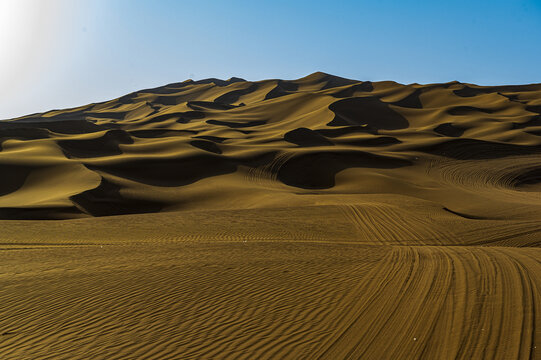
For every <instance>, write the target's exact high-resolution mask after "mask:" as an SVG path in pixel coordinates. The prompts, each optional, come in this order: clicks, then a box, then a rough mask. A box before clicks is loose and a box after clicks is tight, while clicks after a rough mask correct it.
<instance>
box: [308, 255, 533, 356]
mask: <svg viewBox="0 0 541 360" xmlns="http://www.w3.org/2000/svg"><path fill="white" fill-rule="evenodd" d="M532 251H533V252H535V253H536V255H538V257H539V255H541V251H540V250H538V249H515V248H480V247H394V248H393V250H392V252H391V253H390V254H389V255H388V256H387V257H386V259H385V260H383V261H381V263H380V265H379V266H378V267H377V268H375V269H374V270H373V271H372V273H371V276H370V277H371V280H370V281H369V282H368V283H366V284H365V285H364V286H363V287H362V289H361V291H359V292H358V294H359V298H358V299H357V301H356V302H355V303H353V304H352V305H351V308H350V311H349V313H348V315H347V316H346V315H345V317H346V319H347V318H349V319H350V321H349V322H348V321H344V322H343V323H342V324H341V326H340V330H338V331H337V332H336V333H335V335H334V337H331V338H329V339H328V341H327V342H326V343H325V344H322V346H321V348H320V349H319V350H318V352H319V353H318V356H319V357H318V358H320V359H402V358H408V359H534V358H536V356H539V350H537V347H538V346H539V344H540V342H541V336H540V334H541V332H540V331H539V329H538V328H537V327H539V324H540V321H541V319H540V316H539V314H540V311H541V309H540V306H541V281H540V279H539V278H538V277H537V276H536V274H539V271H541V266H540V264H539V262H537V261H536V260H535V256H534V257H533V258H532V254H531V252H532Z"/></svg>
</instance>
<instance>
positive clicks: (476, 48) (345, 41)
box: [0, 0, 541, 119]
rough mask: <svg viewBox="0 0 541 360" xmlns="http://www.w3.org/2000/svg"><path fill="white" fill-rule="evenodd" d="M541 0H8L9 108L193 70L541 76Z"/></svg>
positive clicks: (4, 100)
mask: <svg viewBox="0 0 541 360" xmlns="http://www.w3.org/2000/svg"><path fill="white" fill-rule="evenodd" d="M540 38H541V5H540V2H539V0H516V1H504V0H493V1H474V2H472V1H466V0H456V1H453V2H433V1H418V0H401V1H397V0H396V1H393V0H378V1H367V0H358V1H357V0H355V1H353V0H344V1H340V2H331V1H307V0H298V1H285V0H275V1H272V2H271V1H261V2H259V1H257V2H253V1H242V0H231V1H227V2H226V1H218V0H215V1H212V0H182V1H171V0H152V1H151V0H148V1H145V0H0V119H6V118H10V117H16V116H21V115H26V114H29V113H33V112H43V111H47V110H50V109H54V108H66V107H75V106H78V105H84V104H87V103H91V102H97V101H104V100H109V99H111V98H114V97H119V96H122V95H124V94H126V93H128V92H132V91H136V90H139V89H143V88H148V87H155V86H160V85H164V84H166V83H172V82H178V81H183V80H186V79H187V78H195V79H201V78H207V77H220V78H229V77H232V76H237V77H243V78H245V79H248V80H261V79H265V78H285V79H292V78H299V77H302V76H305V75H307V74H310V73H312V72H315V71H324V72H328V73H332V74H334V75H338V76H343V77H349V78H354V79H358V80H372V81H377V80H395V81H397V82H401V83H411V82H419V83H432V82H447V81H453V80H458V81H463V82H473V83H479V84H486V85H491V84H513V83H515V84H516V83H532V82H541V75H540V74H541V73H540V72H539V70H538V69H539V66H538V63H539V58H540V57H541V48H540V47H539V46H537V44H538V42H539V39H540Z"/></svg>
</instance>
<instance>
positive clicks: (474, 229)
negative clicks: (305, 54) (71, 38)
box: [0, 73, 541, 359]
mask: <svg viewBox="0 0 541 360" xmlns="http://www.w3.org/2000/svg"><path fill="white" fill-rule="evenodd" d="M0 148H1V151H0V173H1V177H0V219H2V220H1V221H0V226H1V231H0V256H1V262H0V304H2V305H1V306H0V359H536V358H539V357H541V349H539V346H541V330H540V324H541V250H540V249H539V246H540V245H541V223H540V222H539V220H540V219H541V85H539V84H533V85H520V86H493V87H483V86H477V85H471V84H463V83H458V82H451V83H445V84H430V85H418V84H411V85H402V84H398V83H395V82H390V81H386V82H373V83H372V82H360V81H354V80H348V79H343V78H339V77H335V76H331V75H328V74H324V73H315V74H312V75H309V76H307V77H304V78H301V79H298V80H293V81H286V80H265V81H258V82H248V81H244V80H242V79H237V78H232V79H230V80H227V81H223V80H217V79H208V80H202V81H191V80H189V81H185V82H182V83H176V84H170V85H167V86H164V87H159V88H155V89H148V90H142V91H138V92H135V93H132V94H129V95H126V96H123V97H121V98H118V99H115V100H111V101H108V102H104V103H99V104H90V105H87V106H81V107H79V108H74V109H67V110H55V111H49V112H46V113H43V114H35V115H30V116H26V117H21V118H17V119H12V120H9V121H4V122H0Z"/></svg>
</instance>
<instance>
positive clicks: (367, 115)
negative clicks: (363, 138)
mask: <svg viewBox="0 0 541 360" xmlns="http://www.w3.org/2000/svg"><path fill="white" fill-rule="evenodd" d="M329 109H330V110H331V111H333V112H334V113H335V114H336V116H335V118H334V119H333V121H331V122H330V123H328V124H327V125H329V126H348V125H366V126H368V127H370V128H372V129H376V130H396V129H405V128H407V127H408V121H407V120H406V118H404V117H403V116H402V115H400V114H399V113H397V112H396V111H394V110H392V109H391V108H389V107H388V105H387V104H385V103H384V102H382V101H381V100H380V99H378V98H376V97H355V98H349V99H344V100H339V101H335V102H333V103H332V104H331V105H330V106H329Z"/></svg>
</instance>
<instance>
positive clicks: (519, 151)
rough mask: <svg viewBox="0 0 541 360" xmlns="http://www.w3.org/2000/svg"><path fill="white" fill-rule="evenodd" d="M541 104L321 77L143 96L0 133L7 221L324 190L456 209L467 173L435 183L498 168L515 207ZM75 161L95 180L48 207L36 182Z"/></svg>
mask: <svg viewBox="0 0 541 360" xmlns="http://www.w3.org/2000/svg"><path fill="white" fill-rule="evenodd" d="M540 103H541V86H539V85H524V86H495V87H494V86H493V87H482V86H477V85H471V84H461V83H458V82H452V83H447V84H430V85H417V84H414V85H402V84H398V83H394V82H389V81H387V82H362V81H356V80H351V79H344V78H340V77H336V76H332V75H329V74H324V73H315V74H312V75H309V76H307V77H304V78H301V79H297V80H264V81H259V82H250V81H245V80H242V79H239V78H232V79H229V80H219V79H206V80H201V81H192V80H189V81H185V82H182V83H174V84H169V85H166V86H163V87H158V88H154V89H145V90H140V91H137V92H134V93H131V94H128V95H126V96H123V97H121V98H119V99H114V100H111V101H107V102H103V103H99V104H90V105H86V106H81V107H78V108H75V109H67V110H53V111H49V112H46V113H43V114H34V115H31V116H26V117H21V118H18V119H12V120H9V121H2V122H0V146H1V151H0V166H1V167H2V169H3V170H2V172H3V174H5V175H4V176H3V177H2V179H1V180H0V181H1V189H0V209H2V211H0V218H10V219H13V218H16V219H18V218H20V219H24V218H27V215H28V218H36V216H37V217H44V218H57V217H56V215H54V213H56V212H58V214H59V215H58V217H60V218H65V217H68V218H69V217H81V216H89V215H91V216H103V215H113V214H114V215H119V214H132V213H139V212H140V213H148V212H156V211H168V210H175V209H184V210H196V209H199V208H200V206H204V208H205V209H209V208H210V209H213V208H216V209H222V208H232V209H235V208H244V207H250V208H252V207H267V206H279V205H280V204H288V203H289V202H290V201H292V202H303V203H304V202H305V201H306V200H304V199H308V197H306V196H305V197H302V195H303V194H308V193H309V194H316V193H319V192H321V194H328V193H329V192H332V193H334V192H340V193H342V194H359V193H369V194H373V193H383V194H385V193H396V192H398V193H402V194H404V195H407V196H413V197H416V198H419V199H424V200H428V201H435V202H436V203H438V204H440V205H441V207H442V208H443V207H446V208H449V209H451V210H453V211H460V209H456V206H454V203H455V202H456V201H454V200H453V199H455V198H456V199H461V198H462V197H467V193H468V192H469V191H473V190H471V189H467V188H465V187H464V180H463V179H462V178H461V176H463V175H462V173H461V172H459V171H456V170H455V172H456V174H454V175H452V176H451V174H449V173H441V174H440V173H439V172H438V171H447V169H449V168H450V165H449V162H457V163H456V164H457V165H456V166H457V167H459V166H461V165H459V162H461V161H467V162H469V161H473V162H475V161H479V162H480V165H482V163H481V162H483V161H485V160H490V161H499V159H502V161H504V163H502V164H504V165H502V169H505V173H503V174H501V176H500V177H498V180H497V181H496V180H494V181H487V182H486V184H485V185H484V186H485V187H486V189H487V191H488V190H489V189H491V191H494V188H493V186H494V184H500V185H498V186H503V187H504V188H505V191H506V197H505V199H506V200H505V201H510V202H517V201H518V202H519V203H520V201H522V200H520V199H522V198H520V196H521V195H520V193H522V192H528V193H529V194H534V193H535V191H536V189H537V187H538V186H539V181H538V180H539V174H538V173H539V171H538V170H537V168H536V167H535V166H533V165H532V164H531V163H530V162H529V160H528V164H526V165H524V166H521V165H520V164H521V161H518V162H517V163H516V166H515V168H513V169H511V168H510V167H509V166H508V165H507V162H505V161H506V160H504V159H506V158H519V159H520V158H521V157H531V156H536V155H538V154H539V153H540V150H541V135H540V134H541V120H540V119H541V105H540ZM68 163H70V164H74V165H75V164H79V166H82V168H80V169H85V170H84V171H83V170H77V171H78V174H79V175H80V176H81V177H82V178H88V179H87V180H85V185H84V186H83V185H81V186H77V187H74V188H73V191H71V190H70V191H65V192H62V194H63V195H60V194H59V195H57V196H56V197H54V201H53V200H51V197H50V196H48V195H46V192H47V187H48V186H54V185H53V184H54V182H52V181H51V182H50V183H48V182H43V181H41V182H40V181H38V180H35V179H36V178H37V176H38V175H39V174H41V173H42V172H43V171H49V170H48V169H56V168H61V166H60V165H62V164H68ZM440 163H442V164H443V163H444V164H446V165H445V167H444V168H442V169H440V165H439V164H440ZM453 166H454V165H453ZM468 166H470V165H468ZM495 168H496V169H499V168H500V167H499V166H498V165H495ZM50 171H53V172H54V170H50ZM465 171H466V173H470V170H469V169H468V170H465ZM453 176H456V178H454V177H453ZM440 177H444V178H445V181H442V180H441V179H440ZM96 179H103V180H102V181H101V183H99V182H97V180H96ZM483 179H484V177H483ZM483 181H485V180H483ZM475 184H476V185H475V186H481V182H480V181H478V182H475ZM502 184H503V185H502ZM212 189H220V190H219V191H218V190H216V191H217V192H215V191H214V190H212ZM457 189H460V190H457ZM457 191H458V193H457ZM515 193H517V194H519V195H516V196H518V197H519V198H517V199H514V198H513V196H514V195H513V194H515ZM40 194H43V198H40V196H41V195H40ZM219 194H231V195H227V196H220V195H219ZM233 194H237V195H235V196H233ZM451 194H453V195H451ZM273 195H275V196H273ZM232 197H234V198H235V200H234V201H232V200H231V198H232ZM107 199H109V200H107ZM258 199H259V200H258ZM262 199H267V200H262ZM269 199H272V201H270V200H269ZM301 199H302V200H301ZM445 199H447V200H445ZM478 201H481V203H484V202H485V201H490V200H489V199H487V198H486V197H485V196H484V197H483V198H482V199H478ZM502 201H503V200H502ZM530 203H531V201H530ZM37 204H39V205H37ZM203 204H204V205H203ZM15 205H16V206H15ZM500 205H501V204H500ZM500 205H498V206H495V207H494V208H495V209H496V208H499V206H500ZM502 206H503V205H502ZM528 206H530V205H528ZM107 207H110V210H107ZM466 207H468V206H466ZM469 207H471V208H476V206H475V205H471V206H469ZM39 209H41V210H39ZM43 209H50V212H51V214H53V215H50V216H42V214H43V213H44V210H43ZM66 209H69V210H66ZM472 211H473V212H475V209H473V210H472V209H467V211H465V213H472ZM532 211H533V210H532ZM36 214H37V215H36ZM60 214H61V215H60Z"/></svg>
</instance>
